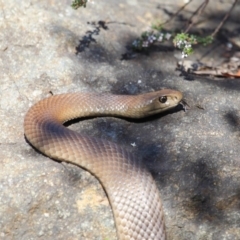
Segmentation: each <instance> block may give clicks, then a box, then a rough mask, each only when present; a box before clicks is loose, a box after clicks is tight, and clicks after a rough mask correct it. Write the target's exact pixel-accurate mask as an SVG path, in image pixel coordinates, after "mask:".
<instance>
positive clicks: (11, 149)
mask: <svg viewBox="0 0 240 240" xmlns="http://www.w3.org/2000/svg"><path fill="white" fill-rule="evenodd" d="M160 2H163V1H160ZM173 2H174V4H173ZM70 3H71V1H67V0H61V1H56V0H51V1H46V0H41V1H36V0H31V1H30V0H23V1H14V0H8V1H2V2H1V9H0V69H1V79H0V116H1V119H2V121H1V135H0V239H4V240H5V239H6V240H10V239H14V240H15V239H17V240H19V239H24V240H30V239H45V240H50V239H69V240H74V239H80V240H84V239H90V240H107V239H111V240H114V239H117V238H116V230H115V226H114V221H113V215H112V212H111V208H110V205H109V203H108V200H107V197H106V194H105V192H104V191H103V189H102V187H101V185H100V184H99V182H98V181H97V180H96V179H95V178H94V177H93V176H92V175H91V174H89V173H88V172H86V171H84V170H82V169H81V168H79V167H77V166H73V165H71V164H66V163H59V162H55V161H53V160H51V159H49V158H47V157H45V156H43V155H41V154H40V153H38V152H36V151H35V150H34V149H32V148H31V147H30V146H29V145H28V144H27V142H26V141H25V139H24V132H23V120H24V115H25V113H26V112H27V110H28V109H29V107H30V106H32V105H33V104H34V103H35V102H37V101H38V100H40V99H42V98H44V97H47V96H49V95H50V92H52V93H53V94H57V93H63V92H74V91H93V92H112V93H118V94H123V93H125V94H137V93H142V92H147V91H153V90H158V89H160V88H162V87H165V88H174V89H178V90H180V91H182V92H183V94H184V97H185V99H186V100H187V102H188V104H189V105H190V106H191V109H190V110H188V111H187V112H184V111H178V112H175V113H171V114H170V113H169V114H164V115H160V116H157V117H154V118H151V119H147V120H143V121H128V120H126V119H115V118H95V119H90V120H88V121H83V122H79V123H77V124H74V125H71V126H70V128H72V129H75V130H76V131H79V132H84V133H87V134H89V135H93V136H98V137H101V138H105V139H108V140H110V141H113V142H116V143H119V144H122V145H124V146H125V147H126V148H128V149H129V151H134V152H135V154H136V155H138V156H140V157H142V158H143V159H144V161H145V162H146V166H147V167H148V168H149V171H151V172H152V174H153V176H154V178H155V180H156V182H157V184H158V186H159V191H160V193H161V196H162V201H163V205H164V212H165V218H166V226H167V234H168V239H170V240H195V239H197V240H200V239H201V240H202V239H206V240H219V239H226V240H234V239H236V240H237V239H240V209H239V206H240V204H239V202H240V189H239V181H240V171H239V167H240V149H239V141H240V134H239V127H240V94H239V93H240V82H239V81H237V80H232V79H213V78H203V77H202V78H200V77H199V78H198V77H196V78H195V80H194V81H186V80H184V78H183V77H179V72H176V71H175V68H176V62H177V60H176V59H175V58H174V53H173V52H172V51H170V50H169V51H160V50H159V51H152V52H151V53H150V55H138V57H137V58H134V59H131V60H129V61H122V60H121V54H123V53H124V52H126V49H125V46H126V45H127V44H129V43H130V42H131V41H132V40H134V39H135V38H136V37H138V36H139V35H140V33H141V32H142V31H144V30H146V29H147V27H148V26H150V25H151V23H152V22H153V21H154V20H155V19H156V18H159V15H161V18H162V21H163V20H164V19H165V18H167V16H166V15H164V13H163V11H162V10H160V9H159V8H156V5H157V4H159V3H156V2H152V1H148V2H145V1H143V2H142V4H138V2H137V1H133V0H131V1H130V0H125V1H121V2H119V1H111V2H110V1H109V2H108V1H100V2H99V3H98V2H90V3H89V4H88V6H87V8H86V9H79V10H77V11H75V10H73V9H72V8H71V7H70ZM169 3H170V4H169V6H168V7H170V8H172V11H173V12H174V11H175V10H177V8H178V7H179V6H180V5H181V4H182V1H172V2H171V1H169ZM177 4H179V5H177ZM100 20H101V21H107V22H108V24H107V26H108V29H105V30H104V29H103V28H101V29H100V32H99V34H98V35H93V36H92V37H94V38H95V40H96V42H91V43H90V45H89V47H86V44H87V43H86V39H89V38H86V37H87V36H89V35H88V33H87V31H94V30H96V26H98V25H96V24H95V25H94V24H87V22H92V21H95V22H96V23H97V22H98V21H100ZM80 43H82V44H80ZM83 43H84V44H85V45H84V44H83ZM77 46H78V47H79V48H78V49H81V50H83V51H81V52H79V54H76V47H77ZM215 54H216V53H215ZM198 106H202V107H203V109H200V108H199V107H198Z"/></svg>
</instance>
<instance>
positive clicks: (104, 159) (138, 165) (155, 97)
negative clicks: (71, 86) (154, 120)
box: [24, 89, 182, 240]
mask: <svg viewBox="0 0 240 240" xmlns="http://www.w3.org/2000/svg"><path fill="white" fill-rule="evenodd" d="M181 99H182V93H181V92H178V91H174V90H169V89H163V90H160V91H156V92H151V93H145V94H141V95H136V96H128V95H110V94H96V93H68V94H60V95H55V96H51V97H49V98H46V99H43V100H41V101H39V102H37V103H36V104H35V105H34V106H32V107H31V108H30V109H29V111H28V112H27V114H26V116H25V120H24V131H25V136H26V138H27V140H28V141H29V142H30V143H31V144H32V145H33V146H34V147H35V148H36V149H38V150H39V151H41V152H42V153H44V154H45V155H47V156H49V157H51V158H53V159H56V160H60V161H65V162H70V163H74V164H77V165H78V166H80V167H82V168H84V169H86V170H88V171H89V172H91V173H92V174H93V175H95V176H96V177H97V178H98V179H99V181H100V182H101V184H102V186H103V187H104V189H105V191H106V192H107V195H108V198H109V201H110V204H111V206H112V209H113V213H114V218H115V224H116V227H117V234H118V238H119V240H164V239H166V233H165V226H164V219H163V209H162V204H161V199H160V196H159V191H158V189H157V186H156V184H155V182H154V180H153V178H152V176H151V174H150V173H149V172H148V171H147V170H146V169H145V167H144V166H143V164H142V162H141V161H139V159H138V158H136V157H135V156H133V155H132V154H131V153H130V152H128V151H126V150H125V149H124V148H123V147H121V146H119V145H117V144H114V143H112V142H108V141H106V140H103V139H97V138H94V137H89V136H86V135H83V134H79V133H76V132H74V131H72V130H70V129H68V128H66V127H65V126H63V123H64V122H67V121H69V120H71V119H74V118H79V117H87V116H106V115H108V116H109V115H111V116H120V117H129V118H141V117H146V116H149V115H152V114H156V113H159V112H162V111H165V110H167V109H170V108H173V107H175V106H176V105H178V104H179V102H180V101H181Z"/></svg>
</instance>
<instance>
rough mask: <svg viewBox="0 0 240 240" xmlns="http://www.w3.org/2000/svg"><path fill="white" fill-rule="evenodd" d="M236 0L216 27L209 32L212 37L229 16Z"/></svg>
mask: <svg viewBox="0 0 240 240" xmlns="http://www.w3.org/2000/svg"><path fill="white" fill-rule="evenodd" d="M237 2H238V0H235V1H234V3H233V5H232V7H231V8H230V9H229V11H228V12H227V13H226V14H225V16H224V18H223V20H222V21H221V22H220V24H219V25H218V27H217V28H216V29H215V31H214V32H213V33H212V34H211V36H212V37H214V36H215V35H216V34H217V32H218V31H219V29H220V28H221V27H222V26H223V24H224V23H225V22H226V20H227V18H228V17H229V15H230V13H231V12H232V10H233V8H234V7H235V5H236V4H237Z"/></svg>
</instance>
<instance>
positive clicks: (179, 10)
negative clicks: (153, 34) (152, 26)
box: [161, 0, 192, 25]
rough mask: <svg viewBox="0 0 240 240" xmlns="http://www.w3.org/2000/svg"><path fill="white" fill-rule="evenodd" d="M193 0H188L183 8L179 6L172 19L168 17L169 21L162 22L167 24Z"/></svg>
mask: <svg viewBox="0 0 240 240" xmlns="http://www.w3.org/2000/svg"><path fill="white" fill-rule="evenodd" d="M191 2H192V0H190V1H189V2H187V3H186V4H184V5H183V6H182V7H181V8H179V9H178V10H177V12H175V13H174V14H173V15H172V16H171V18H170V19H168V20H167V21H165V22H164V23H162V24H161V25H165V24H166V23H169V22H171V21H172V20H173V19H174V18H175V17H176V16H177V15H178V14H179V13H180V12H181V11H182V10H183V9H184V8H185V7H186V6H187V5H188V4H189V3H191Z"/></svg>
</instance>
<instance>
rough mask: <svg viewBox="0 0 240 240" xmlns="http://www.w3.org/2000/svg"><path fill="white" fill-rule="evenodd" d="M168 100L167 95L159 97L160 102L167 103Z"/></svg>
mask: <svg viewBox="0 0 240 240" xmlns="http://www.w3.org/2000/svg"><path fill="white" fill-rule="evenodd" d="M166 101H167V96H162V97H160V98H159V102H160V103H165V102H166Z"/></svg>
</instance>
